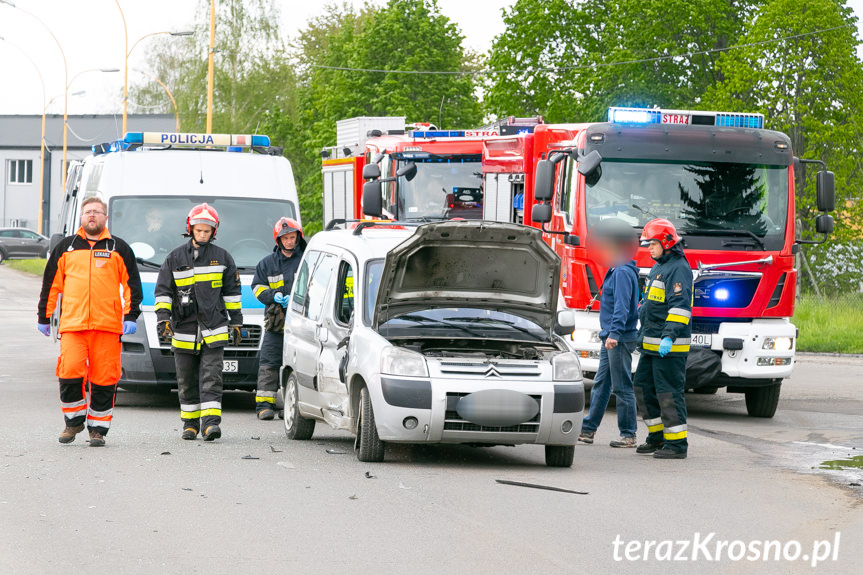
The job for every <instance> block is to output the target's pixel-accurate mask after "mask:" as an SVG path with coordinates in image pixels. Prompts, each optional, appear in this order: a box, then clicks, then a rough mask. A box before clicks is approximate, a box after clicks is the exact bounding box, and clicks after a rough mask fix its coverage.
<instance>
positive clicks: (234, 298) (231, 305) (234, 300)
mask: <svg viewBox="0 0 863 575" xmlns="http://www.w3.org/2000/svg"><path fill="white" fill-rule="evenodd" d="M242 298H243V296H241V295H226V296H222V300H223V301H224V302H225V309H240V308H241V307H242V304H241V303H240V302H241V300H242Z"/></svg>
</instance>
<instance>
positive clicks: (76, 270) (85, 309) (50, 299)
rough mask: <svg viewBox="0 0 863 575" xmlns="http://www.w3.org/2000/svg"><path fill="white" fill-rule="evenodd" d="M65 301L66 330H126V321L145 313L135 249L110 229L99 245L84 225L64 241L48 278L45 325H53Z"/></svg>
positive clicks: (45, 279) (44, 279)
mask: <svg viewBox="0 0 863 575" xmlns="http://www.w3.org/2000/svg"><path fill="white" fill-rule="evenodd" d="M61 293H62V294H63V298H62V300H61V304H60V333H63V332H65V331H85V330H97V331H107V332H112V333H117V334H122V333H123V322H124V321H135V320H136V319H137V318H138V315H140V313H141V308H140V306H141V298H142V293H143V292H142V291H141V278H140V277H139V275H138V264H137V263H136V262H135V254H134V252H132V248H130V247H129V245H128V244H127V243H126V242H124V241H123V240H121V239H120V238H115V237H111V234H110V233H109V232H108V230H107V229H105V230H104V231H103V232H102V234H101V235H100V236H99V239H98V240H97V241H96V243H95V245H93V247H90V242H89V241H87V236H86V235H85V234H84V230H83V229H79V230H78V233H77V234H75V235H74V236H68V237H66V238H64V239H63V240H62V241H61V242H60V243H58V244H57V245H56V246H55V247H54V249H53V250H51V255H50V256H49V258H48V263H47V264H46V265H45V273H44V275H43V276H42V294H41V297H40V298H39V323H42V324H46V323H49V321H50V318H51V314H53V313H54V310H55V309H56V308H57V296H58V295H59V294H61Z"/></svg>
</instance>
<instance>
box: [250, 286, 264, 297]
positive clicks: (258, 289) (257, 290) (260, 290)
mask: <svg viewBox="0 0 863 575" xmlns="http://www.w3.org/2000/svg"><path fill="white" fill-rule="evenodd" d="M265 291H267V286H262V285H260V284H258V285H254V286H252V293H253V294H255V297H258V296H259V295H261V294H262V293H263V292H265Z"/></svg>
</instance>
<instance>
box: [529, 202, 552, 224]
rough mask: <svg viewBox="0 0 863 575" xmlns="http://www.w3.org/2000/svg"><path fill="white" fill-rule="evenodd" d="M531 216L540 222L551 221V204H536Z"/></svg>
mask: <svg viewBox="0 0 863 575" xmlns="http://www.w3.org/2000/svg"><path fill="white" fill-rule="evenodd" d="M530 217H531V218H532V219H533V221H534V222H536V223H538V224H547V223H548V222H550V221H551V204H536V205H535V206H533V210H532V211H531V212H530Z"/></svg>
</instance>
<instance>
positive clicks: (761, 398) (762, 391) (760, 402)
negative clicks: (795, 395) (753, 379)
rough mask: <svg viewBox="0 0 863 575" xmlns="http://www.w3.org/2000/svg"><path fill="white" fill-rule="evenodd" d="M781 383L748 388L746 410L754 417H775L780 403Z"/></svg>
mask: <svg viewBox="0 0 863 575" xmlns="http://www.w3.org/2000/svg"><path fill="white" fill-rule="evenodd" d="M781 388H782V384H781V383H776V384H773V385H766V386H764V387H756V388H754V389H748V390H746V412H747V413H748V414H749V415H750V416H752V417H773V414H775V413H776V406H778V405H779V390H780V389H781Z"/></svg>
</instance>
